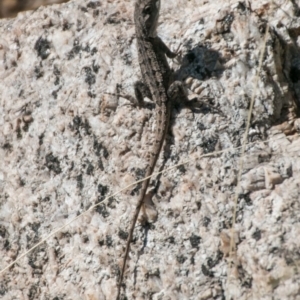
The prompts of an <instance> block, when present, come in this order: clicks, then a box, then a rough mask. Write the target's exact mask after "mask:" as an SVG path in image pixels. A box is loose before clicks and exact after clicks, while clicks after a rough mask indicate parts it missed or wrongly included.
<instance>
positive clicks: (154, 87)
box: [117, 0, 181, 299]
mask: <svg viewBox="0 0 300 300" xmlns="http://www.w3.org/2000/svg"><path fill="white" fill-rule="evenodd" d="M159 11H160V0H137V1H136V2H135V8H134V24H135V33H136V41H137V51H138V61H139V65H140V69H141V74H142V80H143V81H142V82H141V81H137V82H136V83H135V85H134V90H135V97H136V100H137V101H138V103H142V102H143V98H144V97H148V98H150V99H152V100H153V101H154V104H155V136H154V143H153V145H151V146H152V149H150V151H149V153H148V163H147V167H146V170H145V177H146V178H147V177H149V176H151V175H152V173H153V170H154V168H155V165H156V162H157V160H158V157H159V155H160V152H161V149H162V146H163V143H164V140H165V136H166V133H167V131H168V126H169V119H170V104H171V99H172V98H173V97H174V95H175V94H177V95H178V93H179V89H178V87H180V88H181V82H177V81H175V82H173V71H172V70H171V68H170V66H169V64H168V62H167V58H166V56H167V57H169V58H174V57H176V56H177V53H175V52H172V51H171V50H170V49H169V48H168V47H167V46H166V45H165V44H164V42H163V41H162V40H161V39H160V38H159V37H158V36H157V33H156V29H157V25H158V17H159ZM149 182H150V177H149V178H147V179H145V180H144V181H143V182H142V186H141V191H140V194H139V199H138V201H137V205H136V208H135V212H134V216H133V219H132V221H131V225H130V229H129V234H128V238H127V243H126V248H125V254H124V257H123V264H122V269H121V273H120V277H119V283H118V291H117V299H119V296H120V290H121V285H122V282H123V277H124V272H125V269H126V262H127V258H128V255H129V251H130V243H131V240H132V237H133V231H134V228H135V224H136V221H137V218H138V215H139V212H140V210H141V207H142V205H143V203H144V199H145V197H146V192H147V189H148V186H149Z"/></svg>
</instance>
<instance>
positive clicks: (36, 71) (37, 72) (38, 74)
mask: <svg viewBox="0 0 300 300" xmlns="http://www.w3.org/2000/svg"><path fill="white" fill-rule="evenodd" d="M34 74H35V76H36V78H37V79H39V78H41V77H43V76H44V72H43V70H42V69H41V67H40V66H36V67H35V68H34Z"/></svg>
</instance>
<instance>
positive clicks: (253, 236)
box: [252, 228, 261, 241]
mask: <svg viewBox="0 0 300 300" xmlns="http://www.w3.org/2000/svg"><path fill="white" fill-rule="evenodd" d="M252 238H254V239H255V240H256V241H259V240H260V239H261V231H260V230H259V229H258V228H256V230H255V231H254V233H253V234H252Z"/></svg>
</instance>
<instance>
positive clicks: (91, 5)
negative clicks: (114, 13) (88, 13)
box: [86, 1, 101, 9]
mask: <svg viewBox="0 0 300 300" xmlns="http://www.w3.org/2000/svg"><path fill="white" fill-rule="evenodd" d="M99 6H101V3H100V1H91V2H89V3H88V4H87V5H86V7H88V8H92V9H95V8H97V7H99Z"/></svg>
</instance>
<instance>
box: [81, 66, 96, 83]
mask: <svg viewBox="0 0 300 300" xmlns="http://www.w3.org/2000/svg"><path fill="white" fill-rule="evenodd" d="M83 70H84V72H85V82H86V83H87V84H88V85H89V86H91V85H93V84H95V82H96V76H95V75H94V74H93V73H92V68H90V67H84V68H83Z"/></svg>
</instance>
